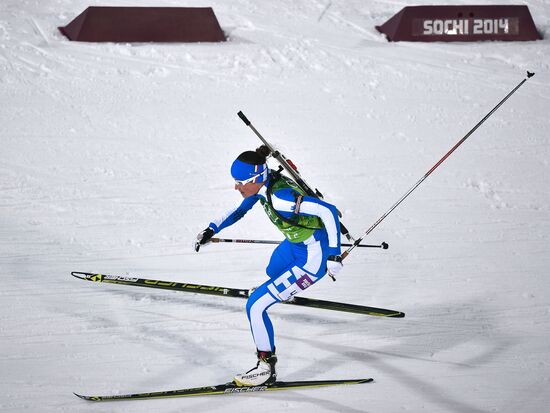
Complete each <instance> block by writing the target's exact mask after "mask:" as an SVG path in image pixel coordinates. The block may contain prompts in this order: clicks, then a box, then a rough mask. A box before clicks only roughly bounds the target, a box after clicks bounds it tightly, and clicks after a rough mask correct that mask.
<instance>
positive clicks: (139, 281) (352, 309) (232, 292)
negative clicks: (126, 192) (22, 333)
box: [71, 271, 405, 318]
mask: <svg viewBox="0 0 550 413" xmlns="http://www.w3.org/2000/svg"><path fill="white" fill-rule="evenodd" d="M71 275H72V276H73V277H76V278H78V279H81V280H86V281H93V282H103V283H109V284H121V285H132V286H135V287H147V288H159V289H163V290H172V291H185V292H191V293H196V294H207V295H216V296H222V297H238V298H245V299H246V298H248V296H249V294H250V290H244V289H239V288H228V287H218V286H211V285H201V284H190V283H181V282H176V281H161V280H152V279H147V278H138V277H132V276H129V275H106V274H96V273H90V272H78V271H73V272H71ZM283 303H284V304H289V305H298V306H302V307H312V308H320V309H324V310H332V311H341V312H346V313H354V314H363V315H370V316H378V317H392V318H402V317H405V313H402V312H401V311H396V310H388V309H385V308H376V307H368V306H364V305H356V304H347V303H339V302H335V301H326V300H317V299H314V298H304V297H294V298H293V299H292V300H290V301H283Z"/></svg>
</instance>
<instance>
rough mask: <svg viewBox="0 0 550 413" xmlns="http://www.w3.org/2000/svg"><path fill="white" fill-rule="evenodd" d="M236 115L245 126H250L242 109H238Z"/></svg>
mask: <svg viewBox="0 0 550 413" xmlns="http://www.w3.org/2000/svg"><path fill="white" fill-rule="evenodd" d="M237 115H239V118H241V120H242V121H243V122H244V124H245V125H246V126H250V121H249V120H248V118H247V117H246V116H244V113H243V112H242V111H239V112H238V113H237Z"/></svg>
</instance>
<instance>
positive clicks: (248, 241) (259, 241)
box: [210, 238, 389, 250]
mask: <svg viewBox="0 0 550 413" xmlns="http://www.w3.org/2000/svg"><path fill="white" fill-rule="evenodd" d="M210 241H211V242H214V243H219V242H233V243H237V244H280V243H281V241H273V240H262V239H232V238H210ZM341 245H342V247H351V246H352V245H353V244H341ZM356 246H357V247H362V248H382V249H384V250H387V249H388V248H389V245H388V244H387V243H386V242H383V243H381V244H380V245H370V244H359V245H356Z"/></svg>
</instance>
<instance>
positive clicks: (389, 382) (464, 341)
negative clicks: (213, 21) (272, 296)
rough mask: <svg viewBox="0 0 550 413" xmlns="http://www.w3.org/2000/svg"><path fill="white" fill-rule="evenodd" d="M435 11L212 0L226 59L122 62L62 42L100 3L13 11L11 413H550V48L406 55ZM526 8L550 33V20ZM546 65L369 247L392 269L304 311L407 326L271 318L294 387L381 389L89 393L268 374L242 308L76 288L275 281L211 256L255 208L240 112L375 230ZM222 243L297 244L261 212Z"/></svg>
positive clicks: (532, 45)
mask: <svg viewBox="0 0 550 413" xmlns="http://www.w3.org/2000/svg"><path fill="white" fill-rule="evenodd" d="M471 3H472V2H471V1H466V0H460V1H459V2H458V4H471ZM473 3H474V4H478V3H479V4H486V3H487V2H477V1H474V2H473ZM489 3H492V4H502V1H498V2H496V1H490V2H489ZM504 3H505V4H515V3H514V2H511V1H505V2H504ZM413 4H415V5H420V4H430V2H427V1H424V0H422V1H420V2H414V3H413V2H409V1H405V2H402V1H386V0H380V1H369V2H366V3H365V2H359V1H355V0H353V1H350V2H345V3H342V2H334V1H330V0H327V1H321V0H314V1H310V2H292V1H283V2H275V3H273V2H257V1H250V0H237V1H235V2H231V3H227V2H220V1H214V2H213V3H212V4H211V5H212V6H213V8H214V10H215V12H216V15H217V17H218V19H219V21H220V23H221V26H222V27H223V28H224V30H225V31H226V33H227V34H228V35H229V38H230V41H229V42H227V43H224V44H189V45H168V44H163V45H158V44H101V45H100V44H80V43H71V42H69V41H67V39H65V38H64V37H63V36H62V35H61V34H60V33H59V31H58V30H57V26H62V25H66V24H67V23H68V22H69V21H70V20H71V19H73V18H74V17H76V16H77V15H78V14H79V13H80V12H82V11H83V10H84V9H85V8H86V7H88V6H89V4H88V3H86V2H83V1H80V0H77V1H68V0H59V1H57V2H54V3H52V2H39V1H37V0H30V1H28V2H25V3H21V2H15V1H14V0H7V1H4V2H2V4H1V5H0V99H2V109H1V110H0V139H1V143H2V157H1V158H0V222H1V225H0V276H1V279H2V281H3V284H2V287H1V289H0V302H1V303H2V310H0V348H1V350H2V351H1V352H0V371H2V375H1V376H0V388H1V389H2V390H3V395H4V397H3V400H2V401H0V411H2V412H6V413H16V412H17V413H21V412H41V413H42V412H71V413H78V412H96V411H98V409H99V410H101V411H107V412H111V411H112V412H114V411H116V412H132V413H134V412H142V411H143V412H145V411H150V410H151V409H157V410H159V411H165V412H181V411H182V410H191V409H192V410H194V411H197V412H201V411H208V412H222V411H223V412H227V411H244V410H251V409H255V408H257V406H258V405H262V406H263V407H262V408H264V409H265V410H266V411H270V412H288V411H297V410H300V411H303V412H313V411H315V412H316V413H321V412H335V411H337V412H352V413H354V412H381V411H383V412H401V411H413V412H418V411H438V412H489V411H496V412H516V411H522V412H533V413H534V412H540V411H544V409H545V408H546V406H547V405H548V404H549V402H550V398H549V396H548V392H547V391H546V389H547V387H548V382H549V381H550V361H549V350H548V342H549V341H550V333H549V331H550V329H549V325H550V299H549V297H550V294H549V293H550V286H549V283H548V280H547V272H548V270H547V269H548V268H549V267H550V258H549V257H550V251H549V248H548V246H549V245H550V242H549V241H550V240H549V235H548V234H549V233H550V210H549V207H548V205H549V195H548V182H549V169H548V166H549V163H548V158H549V156H550V145H549V140H548V136H550V124H549V122H548V115H547V112H548V109H549V99H550V88H549V86H548V85H549V84H550V82H549V75H548V69H549V68H550V59H549V58H548V40H543V41H538V42H526V43H504V42H503V43H493V42H490V43H471V44H470V43H462V44H444V43H438V44H420V43H418V44H415V43H388V42H386V41H385V39H384V38H383V37H382V36H381V35H380V34H379V33H378V32H377V31H376V30H375V29H374V26H375V25H377V24H381V23H383V22H384V21H386V20H387V19H389V18H390V17H391V16H392V15H393V14H395V13H396V12H398V11H399V10H400V9H401V8H402V7H404V6H405V5H413ZM526 4H528V5H529V7H530V10H531V13H532V14H533V17H534V19H535V23H536V24H537V27H538V29H539V30H540V31H541V33H542V34H543V36H544V37H547V36H548V35H547V33H548V29H549V28H550V6H549V5H548V3H547V2H546V1H543V0H534V1H530V2H527V3H526ZM110 5H117V6H130V5H131V6H136V5H150V4H147V3H145V2H141V1H138V2H137V3H136V2H135V0H134V1H130V0H117V1H115V2H114V3H112V4H110ZM163 5H165V6H181V4H180V2H177V1H175V0H168V1H166V2H164V3H163ZM185 6H189V7H193V6H195V7H199V6H204V3H201V2H199V1H196V0H191V1H189V2H187V3H186V4H185ZM526 70H530V71H534V72H536V76H535V77H533V78H532V79H530V80H529V81H528V82H527V83H526V84H525V85H524V86H523V87H522V88H521V89H520V90H519V91H518V92H517V93H516V94H515V95H514V96H513V97H512V98H511V99H510V100H509V101H508V102H506V103H505V105H503V106H502V108H500V109H499V111H498V112H496V113H495V114H494V115H493V116H492V117H491V118H490V119H489V120H488V121H487V122H486V123H485V124H484V125H483V126H482V127H481V128H480V129H479V130H478V131H476V133H475V134H474V135H472V137H471V138H470V139H469V140H468V141H467V142H466V143H465V144H464V145H463V146H461V147H460V149H459V150H457V151H456V153H454V154H453V155H452V157H450V158H449V159H448V160H447V161H446V162H445V163H444V164H443V165H442V166H441V167H440V168H439V169H438V170H437V171H436V172H435V173H434V174H433V176H430V178H429V179H427V180H426V181H425V182H424V183H423V184H422V186H421V187H419V188H418V190H417V191H416V192H415V193H414V194H413V195H412V196H411V197H410V198H409V199H407V201H406V202H404V203H403V204H402V205H401V206H400V207H399V208H398V209H397V210H396V211H395V212H393V213H392V215H390V216H389V217H388V218H387V219H386V220H385V221H384V222H383V223H382V224H381V225H380V226H379V227H378V228H377V229H376V231H374V232H373V233H372V234H371V236H370V237H369V239H367V240H365V241H367V242H369V243H379V242H382V241H386V242H388V243H389V244H390V249H388V250H387V251H382V250H365V251H357V250H359V249H357V250H356V251H354V253H353V254H352V255H351V256H350V257H349V258H348V260H346V263H345V270H344V271H343V272H342V275H341V277H339V280H338V282H337V283H333V282H332V281H330V280H328V279H327V280H324V281H322V282H321V283H319V284H318V285H316V286H315V288H312V289H311V290H308V291H306V292H304V296H307V297H313V298H319V299H327V300H334V301H343V302H349V303H357V304H364V305H370V306H376V307H384V308H394V309H397V310H401V311H404V312H405V313H406V314H407V316H406V318H404V319H378V318H376V317H364V316H358V315H353V314H340V313H336V312H328V311H322V310H315V309H300V308H293V307H292V306H276V307H274V308H273V309H272V310H271V312H270V313H271V316H272V320H273V322H274V324H275V328H276V340H277V350H278V354H279V359H280V362H279V370H278V373H279V376H280V377H281V378H282V379H284V380H307V379H312V380H314V379H325V378H331V379H339V378H350V377H359V376H369V377H370V376H372V377H374V378H375V382H374V383H371V384H365V385H358V386H349V387H339V388H331V389H323V390H318V391H316V390H309V391H306V390H304V391H288V392H283V393H274V394H269V395H267V394H254V395H237V396H234V397H228V398H219V397H206V398H188V399H187V398H186V399H173V400H156V401H150V402H121V403H117V404H102V405H100V406H97V405H94V404H91V403H85V402H83V401H82V400H79V399H77V398H76V397H75V396H74V395H73V394H72V392H75V391H76V392H79V393H84V394H121V393H128V392H142V391H155V390H167V389H176V388H184V387H196V386H202V385H210V384H217V383H223V382H225V381H228V380H229V379H230V378H231V377H232V375H233V374H235V373H238V372H240V371H242V370H243V369H245V368H247V367H250V366H251V365H252V364H253V363H254V361H255V357H254V349H253V347H252V340H251V338H250V336H249V330H248V324H247V321H246V316H245V313H244V306H245V301H244V300H240V299H232V298H218V297H205V296H196V295H191V294H189V295H186V294H184V293H179V292H168V291H157V290H148V289H138V288H135V289H132V287H126V286H115V285H108V284H105V285H97V284H96V283H89V282H85V281H81V280H77V279H74V278H73V277H71V276H70V272H71V271H74V270H78V271H97V272H102V273H107V274H128V275H143V276H147V277H148V278H155V279H161V280H174V281H181V282H196V283H201V284H206V285H221V286H228V287H238V288H250V287H253V286H255V285H259V284H260V283H261V282H262V281H263V279H264V277H265V275H264V268H265V265H266V263H267V262H268V259H269V256H270V253H271V251H272V248H270V247H268V246H254V245H251V246H246V245H229V244H228V245H221V244H220V245H212V246H208V247H207V248H203V249H202V250H201V253H200V254H196V253H194V251H192V249H191V244H192V241H193V239H194V237H195V235H196V233H197V232H199V231H200V230H201V229H203V228H204V227H205V225H207V224H208V222H210V220H211V219H212V218H214V217H215V216H216V215H217V214H219V213H221V212H222V211H224V210H225V209H227V208H228V207H230V206H231V205H232V204H233V203H234V202H236V201H237V199H238V198H237V196H236V195H235V193H234V191H233V189H232V181H231V179H230V177H229V176H228V171H227V169H228V165H229V164H230V162H231V161H232V160H233V159H234V157H235V155H237V154H238V153H240V152H242V151H243V150H246V149H251V148H255V147H256V146H258V142H257V139H256V138H255V137H254V136H253V134H251V133H250V131H248V130H247V129H246V128H245V127H244V126H243V125H242V122H240V120H239V119H238V118H237V117H236V116H235V114H236V112H238V111H239V110H243V112H244V113H245V114H246V115H247V116H248V117H249V119H250V120H251V121H252V122H253V123H254V125H255V126H256V127H257V128H258V130H260V131H261V132H262V134H264V135H265V136H266V138H268V140H270V141H272V142H274V143H276V144H277V146H278V148H279V149H280V150H281V151H282V152H283V153H285V154H286V155H287V156H289V157H290V158H291V159H292V160H293V161H294V162H295V163H297V164H298V165H299V166H300V167H301V170H302V173H303V175H304V177H305V178H306V180H308V182H312V183H313V185H314V186H315V187H318V188H319V189H321V191H322V192H323V193H325V195H326V198H327V200H328V201H331V202H334V203H336V204H337V205H338V207H339V208H340V209H341V210H342V211H343V212H344V219H343V221H344V222H345V223H346V226H348V227H349V228H351V229H352V232H353V233H354V234H355V235H358V234H360V233H361V231H363V230H364V229H366V228H367V227H368V226H369V225H370V224H371V223H372V222H374V221H376V219H378V217H379V216H380V215H381V214H382V213H383V212H384V211H385V210H387V208H389V207H390V206H391V205H392V204H393V202H395V201H396V200H397V199H398V198H399V197H400V196H401V195H402V194H403V193H404V192H406V191H407V189H408V188H410V186H411V185H413V184H414V183H415V182H416V181H417V180H418V179H419V178H420V177H421V176H423V175H424V173H426V171H427V170H428V169H429V168H430V167H431V166H432V165H433V164H434V163H435V162H436V161H437V160H438V159H439V158H440V157H441V156H443V155H444V154H445V153H446V152H447V151H448V150H449V149H450V147H452V145H454V144H455V143H456V142H457V141H458V140H459V139H460V138H461V137H462V136H464V135H465V134H466V133H467V132H468V130H470V129H471V128H472V127H473V126H474V125H475V124H476V123H477V122H478V121H479V120H480V119H481V118H482V117H483V116H484V115H485V114H486V113H487V112H488V111H489V110H490V109H491V108H492V107H493V106H494V105H495V104H496V103H497V102H498V101H499V100H500V99H502V98H503V97H504V96H505V95H506V94H507V93H508V91H509V90H511V89H512V88H513V87H514V86H515V85H516V84H517V83H518V82H519V81H520V80H521V79H522V76H524V75H525V71H526ZM273 166H274V165H273ZM223 237H227V238H259V239H280V234H278V233H277V232H276V231H275V230H274V229H273V228H271V227H270V226H269V225H268V224H267V223H266V220H265V216H263V212H262V211H260V210H258V209H257V208H256V210H254V211H251V212H250V213H249V214H248V215H247V217H246V219H245V220H243V221H242V222H241V223H239V224H238V225H236V226H234V227H232V228H228V229H227V230H226V231H224V232H223Z"/></svg>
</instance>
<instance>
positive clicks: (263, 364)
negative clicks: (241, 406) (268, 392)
mask: <svg viewBox="0 0 550 413" xmlns="http://www.w3.org/2000/svg"><path fill="white" fill-rule="evenodd" d="M257 355H258V363H257V364H256V367H254V368H252V369H250V370H248V371H247V372H246V373H242V374H237V375H236V376H235V378H234V379H233V382H234V383H235V384H236V385H237V386H239V387H242V386H262V385H264V386H269V385H270V384H273V383H275V380H276V379H277V373H276V372H275V364H277V356H276V355H275V352H271V351H258V352H257Z"/></svg>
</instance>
